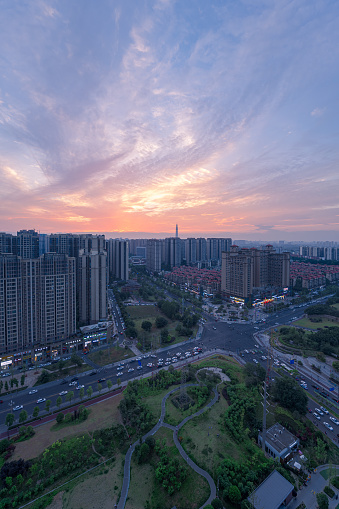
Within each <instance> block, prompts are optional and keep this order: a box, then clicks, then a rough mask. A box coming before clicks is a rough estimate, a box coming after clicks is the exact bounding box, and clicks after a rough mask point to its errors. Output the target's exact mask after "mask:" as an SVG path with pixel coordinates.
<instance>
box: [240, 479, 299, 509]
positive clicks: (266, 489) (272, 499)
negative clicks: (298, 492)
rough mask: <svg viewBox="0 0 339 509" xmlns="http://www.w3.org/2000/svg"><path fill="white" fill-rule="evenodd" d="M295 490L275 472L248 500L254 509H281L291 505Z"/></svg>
mask: <svg viewBox="0 0 339 509" xmlns="http://www.w3.org/2000/svg"><path fill="white" fill-rule="evenodd" d="M293 490H294V486H293V484H291V483H290V482H289V481H288V480H287V479H285V477H283V476H282V475H281V474H279V472H277V470H273V472H272V473H271V474H270V475H269V476H268V477H267V478H266V479H265V480H264V481H263V482H262V483H261V484H260V486H258V488H257V489H256V490H254V491H253V493H251V495H250V496H249V497H248V499H247V500H248V501H249V502H250V503H251V504H252V506H253V507H254V509H280V508H281V507H286V506H287V505H288V504H289V503H290V501H291V500H292V498H293Z"/></svg>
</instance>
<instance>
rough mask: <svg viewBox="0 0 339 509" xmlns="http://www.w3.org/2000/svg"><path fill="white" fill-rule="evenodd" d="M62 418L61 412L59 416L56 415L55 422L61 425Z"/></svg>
mask: <svg viewBox="0 0 339 509" xmlns="http://www.w3.org/2000/svg"><path fill="white" fill-rule="evenodd" d="M64 418H65V416H64V414H63V413H62V412H60V414H58V415H57V418H56V422H57V423H58V424H61V423H62V421H63V420H64Z"/></svg>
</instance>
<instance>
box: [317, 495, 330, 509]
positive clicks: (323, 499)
mask: <svg viewBox="0 0 339 509" xmlns="http://www.w3.org/2000/svg"><path fill="white" fill-rule="evenodd" d="M316 497H317V502H318V506H319V509H328V498H327V496H326V495H325V493H317V495H316Z"/></svg>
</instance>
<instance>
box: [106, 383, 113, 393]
mask: <svg viewBox="0 0 339 509" xmlns="http://www.w3.org/2000/svg"><path fill="white" fill-rule="evenodd" d="M112 386H113V383H112V380H107V387H108V390H109V391H110V390H111V389H112Z"/></svg>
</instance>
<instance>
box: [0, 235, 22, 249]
mask: <svg viewBox="0 0 339 509" xmlns="http://www.w3.org/2000/svg"><path fill="white" fill-rule="evenodd" d="M5 253H8V254H14V255H17V254H18V237H16V236H15V235H12V234H11V233H5V232H0V254H5Z"/></svg>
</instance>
